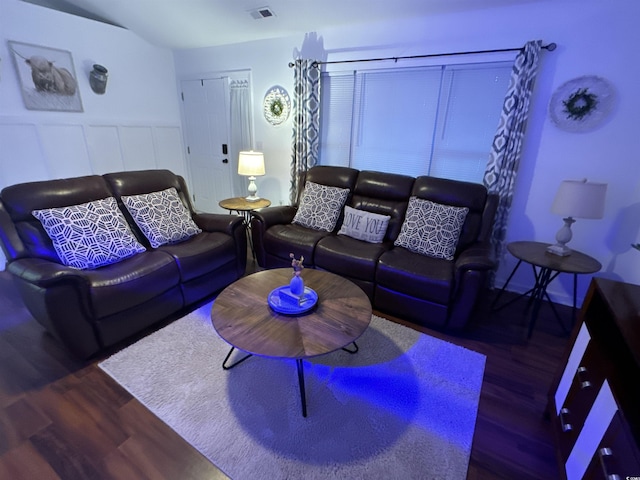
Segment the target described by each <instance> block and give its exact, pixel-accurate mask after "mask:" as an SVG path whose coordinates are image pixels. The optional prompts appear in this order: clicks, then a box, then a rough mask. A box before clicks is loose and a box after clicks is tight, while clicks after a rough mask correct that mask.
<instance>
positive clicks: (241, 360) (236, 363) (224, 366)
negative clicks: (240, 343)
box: [222, 347, 253, 370]
mask: <svg viewBox="0 0 640 480" xmlns="http://www.w3.org/2000/svg"><path fill="white" fill-rule="evenodd" d="M235 349H236V347H231V350H229V353H227V356H226V357H225V358H224V361H223V362H222V369H223V370H230V369H232V368H233V367H235V366H236V365H238V364H239V363H242V362H244V361H245V360H246V359H247V358H249V357H251V356H253V355H251V354H250V353H249V354H247V355H245V356H244V357H242V358H241V359H240V360H238V361H237V362H235V363H232V364H231V365H227V360H229V357H230V356H231V354H232V353H233V351H234V350H235Z"/></svg>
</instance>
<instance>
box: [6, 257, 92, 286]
mask: <svg viewBox="0 0 640 480" xmlns="http://www.w3.org/2000/svg"><path fill="white" fill-rule="evenodd" d="M7 270H8V271H9V272H10V273H11V274H13V275H15V276H16V277H17V278H19V279H20V280H22V281H24V282H27V283H30V284H32V285H35V286H37V287H39V288H46V287H51V286H53V285H56V284H58V283H61V282H65V283H76V284H77V285H78V286H81V287H88V282H87V280H86V279H85V277H84V275H83V274H82V270H78V269H77V268H71V267H67V266H66V265H62V264H60V263H56V262H52V261H50V260H45V259H42V258H21V259H19V260H16V261H14V262H11V263H10V264H9V265H8V266H7Z"/></svg>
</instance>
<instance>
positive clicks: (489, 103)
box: [429, 63, 511, 183]
mask: <svg viewBox="0 0 640 480" xmlns="http://www.w3.org/2000/svg"><path fill="white" fill-rule="evenodd" d="M510 75H511V64H509V63H506V64H505V63H501V64H491V65H461V66H451V67H447V68H446V69H445V72H444V75H443V88H442V97H441V105H440V109H439V112H440V114H439V116H438V121H437V127H436V136H435V142H434V149H433V157H432V161H431V170H430V172H429V174H430V175H432V176H434V177H442V178H451V179H455V180H464V181H469V182H475V183H482V177H483V175H484V171H485V169H486V165H487V161H488V159H489V152H490V151H491V142H492V141H493V137H494V135H495V132H496V128H497V126H498V122H499V120H500V110H501V106H502V103H503V101H504V96H505V94H506V92H507V88H508V86H509V79H510Z"/></svg>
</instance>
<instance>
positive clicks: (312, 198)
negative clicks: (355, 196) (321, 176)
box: [292, 182, 349, 232]
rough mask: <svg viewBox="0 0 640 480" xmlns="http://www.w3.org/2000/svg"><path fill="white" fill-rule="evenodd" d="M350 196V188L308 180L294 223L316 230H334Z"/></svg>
mask: <svg viewBox="0 0 640 480" xmlns="http://www.w3.org/2000/svg"><path fill="white" fill-rule="evenodd" d="M348 196H349V189H348V188H339V187H329V186H327V185H320V184H319V183H314V182H307V183H306V185H305V187H304V193H303V194H302V200H300V206H299V207H298V211H297V212H296V214H295V216H294V217H293V220H292V223H295V224H298V225H302V226H303V227H307V228H312V229H314V230H324V231H327V232H332V231H333V229H334V228H336V222H337V221H338V217H339V216H340V212H341V211H342V207H343V206H344V204H345V202H346V201H347V197H348Z"/></svg>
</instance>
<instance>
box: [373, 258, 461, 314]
mask: <svg viewBox="0 0 640 480" xmlns="http://www.w3.org/2000/svg"><path fill="white" fill-rule="evenodd" d="M454 278H455V262H452V261H449V260H444V259H442V258H434V257H430V256H427V255H422V254H419V253H413V252H410V251H409V250H406V249H404V248H393V249H391V250H388V251H386V252H384V253H383V254H382V255H380V259H379V261H378V267H377V269H376V284H377V285H379V286H380V287H383V288H385V289H387V290H390V291H394V292H402V294H403V295H406V296H409V297H415V298H419V299H421V300H426V301H429V302H433V303H437V304H440V305H447V304H449V302H450V301H451V297H452V294H453V286H454Z"/></svg>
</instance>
